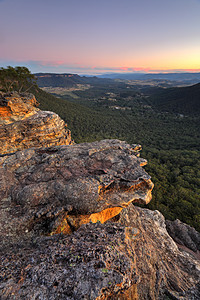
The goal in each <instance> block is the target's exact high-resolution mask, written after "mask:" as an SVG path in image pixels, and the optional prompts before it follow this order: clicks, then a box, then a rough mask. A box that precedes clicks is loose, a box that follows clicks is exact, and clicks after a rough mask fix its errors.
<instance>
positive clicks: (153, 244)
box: [0, 204, 200, 300]
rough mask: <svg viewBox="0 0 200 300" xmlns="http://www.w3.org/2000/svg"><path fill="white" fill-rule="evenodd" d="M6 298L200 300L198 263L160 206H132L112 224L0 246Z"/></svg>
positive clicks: (0, 287) (0, 289) (2, 287)
mask: <svg viewBox="0 0 200 300" xmlns="http://www.w3.org/2000/svg"><path fill="white" fill-rule="evenodd" d="M0 264H1V283H0V293H1V295H2V299H3V300H4V299H46V300H47V299H48V300H49V299H51V300H52V299H65V300H80V299H85V300H86V299H87V300H93V299H96V300H103V299H107V300H108V299H112V300H115V299H119V300H136V299H137V300H140V299H142V300H149V299H152V300H153V299H177V300H181V299H182V300H197V299H200V298H199V297H200V289H199V288H200V286H199V285H198V281H199V278H200V264H199V263H198V262H197V261H196V260H194V259H193V257H192V256H190V255H189V254H186V253H185V252H180V251H179V249H178V247H177V245H176V244H175V242H174V241H173V240H172V238H171V237H170V236H169V235H168V233H167V231H166V228H165V220H164V217H163V216H162V215H161V213H159V212H158V211H150V210H147V209H141V208H137V207H134V206H133V205H132V204H130V205H129V206H128V207H127V208H124V209H123V211H122V212H121V213H120V215H118V218H116V217H115V219H112V220H110V221H108V222H107V223H104V224H101V223H100V222H99V223H96V224H94V223H88V224H85V225H82V226H81V227H80V228H79V229H78V230H77V231H75V232H74V233H72V234H71V235H54V236H51V237H44V236H39V237H36V238H33V239H28V240H24V241H18V243H15V244H14V245H13V246H12V247H10V248H6V247H5V246H4V247H3V249H2V250H1V263H0Z"/></svg>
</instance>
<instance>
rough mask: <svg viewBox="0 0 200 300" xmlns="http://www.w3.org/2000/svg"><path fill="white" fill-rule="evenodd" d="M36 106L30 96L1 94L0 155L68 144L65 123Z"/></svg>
mask: <svg viewBox="0 0 200 300" xmlns="http://www.w3.org/2000/svg"><path fill="white" fill-rule="evenodd" d="M37 105H38V103H37V101H36V99H35V97H34V96H33V95H32V94H20V95H19V94H18V93H16V92H13V93H10V94H4V93H0V154H6V153H11V152H15V151H18V150H24V149H28V148H31V147H36V148H39V147H44V146H46V147H48V146H54V145H69V144H71V133H70V131H69V130H68V129H67V126H66V124H65V123H64V121H63V120H62V119H60V117H59V116H58V115H57V114H55V113H52V112H48V111H40V110H39V109H38V108H37V107H36V106H37Z"/></svg>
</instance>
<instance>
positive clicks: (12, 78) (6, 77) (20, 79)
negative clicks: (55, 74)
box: [0, 66, 37, 93]
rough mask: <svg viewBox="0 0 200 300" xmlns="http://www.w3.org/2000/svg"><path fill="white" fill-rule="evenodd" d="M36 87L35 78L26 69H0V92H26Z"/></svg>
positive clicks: (9, 67)
mask: <svg viewBox="0 0 200 300" xmlns="http://www.w3.org/2000/svg"><path fill="white" fill-rule="evenodd" d="M33 86H37V84H36V78H35V76H34V75H33V74H31V72H30V71H29V69H28V68H26V67H11V66H8V67H7V68H0V90H2V91H5V92H11V91H17V92H19V93H20V92H27V91H28V90H29V89H30V88H31V87H33Z"/></svg>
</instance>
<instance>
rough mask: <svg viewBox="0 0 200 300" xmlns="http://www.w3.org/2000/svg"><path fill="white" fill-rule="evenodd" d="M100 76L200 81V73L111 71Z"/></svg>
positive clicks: (128, 78)
mask: <svg viewBox="0 0 200 300" xmlns="http://www.w3.org/2000/svg"><path fill="white" fill-rule="evenodd" d="M97 77H98V78H111V79H127V80H153V79H157V80H172V81H179V80H180V81H185V82H188V83H191V84H192V83H198V82H200V73H189V72H187V73H110V74H108V73H107V74H102V75H98V76H97Z"/></svg>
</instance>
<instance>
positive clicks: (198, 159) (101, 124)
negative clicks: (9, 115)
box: [34, 84, 200, 231]
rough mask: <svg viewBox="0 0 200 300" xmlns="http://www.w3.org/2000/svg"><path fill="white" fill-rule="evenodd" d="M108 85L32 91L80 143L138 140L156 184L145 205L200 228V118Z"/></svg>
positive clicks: (135, 92)
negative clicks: (61, 92) (60, 94)
mask: <svg viewBox="0 0 200 300" xmlns="http://www.w3.org/2000/svg"><path fill="white" fill-rule="evenodd" d="M110 88H111V87H109V88H108V87H107V88H106V87H105V86H102V87H100V86H98V87H97V86H96V87H93V88H91V89H90V90H87V91H76V92H74V93H75V94H76V97H71V98H70V96H69V95H68V96H67V95H66V97H64V96H63V98H64V99H61V98H57V97H55V96H54V95H50V94H47V93H46V92H44V91H42V90H40V89H37V90H35V91H34V93H35V95H36V97H37V100H38V101H39V102H40V108H41V109H44V110H52V111H55V112H56V113H58V114H59V115H60V116H61V117H62V118H63V119H64V120H65V121H66V122H67V123H68V126H69V128H70V129H71V131H72V137H73V138H74V140H75V142H77V143H80V142H90V141H94V140H100V139H106V138H117V139H121V140H126V141H127V142H129V143H140V144H141V145H142V146H143V151H142V153H141V156H143V157H145V158H147V160H148V165H147V166H146V167H145V168H146V170H147V172H148V173H149V174H150V175H151V176H152V180H153V182H154V184H155V187H154V190H153V199H152V201H151V202H150V204H149V205H148V206H147V207H148V208H151V209H158V210H159V211H161V212H162V213H163V214H164V216H165V217H166V218H168V219H171V220H174V219H176V218H178V219H180V220H182V221H183V222H186V223H188V224H190V225H191V226H193V227H195V228H196V229H197V230H199V231H200V149H199V148H200V131H199V128H200V118H198V117H195V116H187V117H182V116H179V115H178V114H175V113H169V112H168V113H164V112H162V111H160V112H159V110H158V109H156V110H154V109H153V105H152V106H151V105H150V103H149V98H148V97H146V95H144V94H143V93H139V92H138V91H137V90H135V89H128V91H127V89H126V90H123V88H122V85H121V84H120V86H118V87H117V85H116V86H115V89H113V87H112V89H111V90H110ZM114 92H115V94H114V95H113V93H114ZM66 99H68V100H66ZM69 100H70V101H69ZM194 109H195V107H194Z"/></svg>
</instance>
